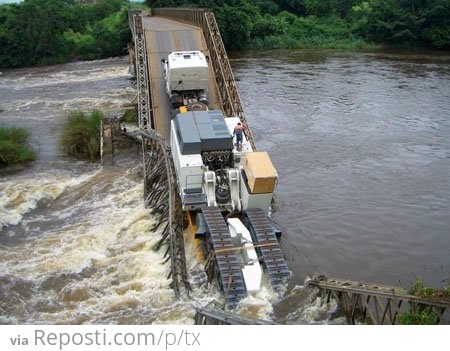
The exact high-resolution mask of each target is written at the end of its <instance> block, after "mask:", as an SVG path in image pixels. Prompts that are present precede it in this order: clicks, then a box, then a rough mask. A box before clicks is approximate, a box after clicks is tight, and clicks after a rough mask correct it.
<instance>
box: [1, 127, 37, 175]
mask: <svg viewBox="0 0 450 351" xmlns="http://www.w3.org/2000/svg"><path fill="white" fill-rule="evenodd" d="M29 137H30V132H29V131H28V130H27V129H25V128H16V127H7V126H0V166H9V165H13V164H17V163H22V162H28V161H33V160H35V159H36V153H35V152H34V151H33V149H32V148H31V147H30V146H29V145H28V139H29Z"/></svg>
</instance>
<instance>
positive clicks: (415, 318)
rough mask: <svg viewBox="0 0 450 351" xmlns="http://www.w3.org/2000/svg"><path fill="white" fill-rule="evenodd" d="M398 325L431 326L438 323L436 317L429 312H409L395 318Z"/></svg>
mask: <svg viewBox="0 0 450 351" xmlns="http://www.w3.org/2000/svg"><path fill="white" fill-rule="evenodd" d="M397 320H398V322H399V323H400V324H406V325H433V324H438V323H439V317H438V315H437V314H436V313H435V312H433V311H429V310H421V311H417V312H413V311H409V312H406V313H404V314H402V315H399V316H398V317H397Z"/></svg>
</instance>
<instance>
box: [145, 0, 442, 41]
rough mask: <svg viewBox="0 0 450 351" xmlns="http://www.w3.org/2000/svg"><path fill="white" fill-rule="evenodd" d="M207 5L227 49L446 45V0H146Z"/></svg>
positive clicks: (158, 3) (148, 1)
mask: <svg viewBox="0 0 450 351" xmlns="http://www.w3.org/2000/svg"><path fill="white" fill-rule="evenodd" d="M146 4H147V5H148V6H149V7H174V6H183V7H207V8H211V9H212V10H213V11H214V14H215V16H216V19H217V22H218V24H219V27H220V32H221V34H222V38H223V41H224V43H225V46H226V47H227V49H245V48H256V49H259V48H285V49H290V48H350V49H355V48H367V47H373V46H379V45H389V46H397V47H405V48H430V49H444V50H445V49H447V50H448V49H450V0H365V1H364V0H254V1H251V0H223V1H218V0H217V1H215V0H191V1H189V0H146Z"/></svg>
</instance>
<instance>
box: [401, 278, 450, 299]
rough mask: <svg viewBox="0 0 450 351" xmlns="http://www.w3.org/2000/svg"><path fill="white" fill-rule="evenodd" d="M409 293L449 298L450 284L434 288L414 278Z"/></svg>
mask: <svg viewBox="0 0 450 351" xmlns="http://www.w3.org/2000/svg"><path fill="white" fill-rule="evenodd" d="M409 293H410V294H411V295H414V296H418V297H426V298H450V286H447V287H444V288H443V289H435V288H432V287H429V286H425V285H424V283H423V281H422V280H420V279H416V280H415V281H414V283H413V284H412V286H411V288H410V290H409Z"/></svg>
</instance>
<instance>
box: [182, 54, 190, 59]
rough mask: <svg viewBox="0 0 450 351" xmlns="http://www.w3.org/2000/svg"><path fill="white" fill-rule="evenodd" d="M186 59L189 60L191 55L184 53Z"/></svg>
mask: <svg viewBox="0 0 450 351" xmlns="http://www.w3.org/2000/svg"><path fill="white" fill-rule="evenodd" d="M183 57H184V59H185V60H189V59H190V58H191V55H183Z"/></svg>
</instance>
